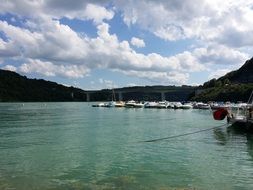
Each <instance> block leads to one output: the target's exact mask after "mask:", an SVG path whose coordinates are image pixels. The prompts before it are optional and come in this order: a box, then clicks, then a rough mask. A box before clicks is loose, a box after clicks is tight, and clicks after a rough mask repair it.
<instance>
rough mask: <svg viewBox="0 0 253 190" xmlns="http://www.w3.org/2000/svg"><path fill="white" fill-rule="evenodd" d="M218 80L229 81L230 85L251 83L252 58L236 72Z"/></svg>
mask: <svg viewBox="0 0 253 190" xmlns="http://www.w3.org/2000/svg"><path fill="white" fill-rule="evenodd" d="M218 80H219V81H225V80H229V81H230V82H231V83H246V84H247V83H253V58H251V59H250V60H247V61H246V62H245V63H244V65H243V66H242V67H241V68H239V69H238V70H236V71H232V72H229V73H227V74H226V75H225V76H223V77H221V78H219V79H218Z"/></svg>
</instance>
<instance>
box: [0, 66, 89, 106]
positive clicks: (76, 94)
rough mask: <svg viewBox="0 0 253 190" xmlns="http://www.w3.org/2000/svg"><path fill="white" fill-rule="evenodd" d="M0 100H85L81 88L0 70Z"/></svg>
mask: <svg viewBox="0 0 253 190" xmlns="http://www.w3.org/2000/svg"><path fill="white" fill-rule="evenodd" d="M0 101H2V102H12V101H15V102H17V101H21V102H40V101H41V102H42V101H49V102H51V101H86V94H85V93H84V91H83V90H81V89H78V88H74V87H66V86H63V85H60V84H57V83H55V82H50V81H45V80H42V79H39V80H38V79H28V78H27V77H25V76H21V75H19V74H17V73H15V72H12V71H6V70H0Z"/></svg>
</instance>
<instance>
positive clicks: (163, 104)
mask: <svg viewBox="0 0 253 190" xmlns="http://www.w3.org/2000/svg"><path fill="white" fill-rule="evenodd" d="M167 106H168V104H167V102H166V101H163V102H158V104H157V105H156V108H158V109H167Z"/></svg>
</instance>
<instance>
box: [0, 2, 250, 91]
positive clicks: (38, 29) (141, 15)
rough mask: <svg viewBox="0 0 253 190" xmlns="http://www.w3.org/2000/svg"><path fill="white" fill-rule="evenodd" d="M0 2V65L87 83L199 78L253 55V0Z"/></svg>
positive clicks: (173, 81)
mask: <svg viewBox="0 0 253 190" xmlns="http://www.w3.org/2000/svg"><path fill="white" fill-rule="evenodd" d="M0 4H1V6H0V68H1V69H5V70H11V71H15V72H17V73H20V74H21V75H25V76H27V77H28V78H41V79H45V80H50V81H55V82H57V83H60V84H64V85H67V86H74V87H78V88H81V89H84V90H96V89H105V88H118V87H126V86H137V85H138V86H146V85H199V84H202V83H203V82H206V81H207V80H210V79H212V78H218V77H220V76H222V75H224V74H226V73H227V72H229V71H232V70H235V69H238V68H239V67H240V66H242V65H243V64H244V63H245V61H246V60H247V59H250V58H251V57H252V55H253V27H252V26H253V19H252V18H253V1H252V0H223V1H222V0H211V1H210V0H201V1H199V0H180V1H179V0H166V1H164V0H138V1H136V0H74V1H73V0H10V1H7V0H0Z"/></svg>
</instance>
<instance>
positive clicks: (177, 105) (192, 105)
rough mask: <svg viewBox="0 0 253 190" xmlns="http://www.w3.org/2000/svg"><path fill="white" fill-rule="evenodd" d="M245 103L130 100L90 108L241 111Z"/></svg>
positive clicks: (99, 104)
mask: <svg viewBox="0 0 253 190" xmlns="http://www.w3.org/2000/svg"><path fill="white" fill-rule="evenodd" d="M246 106H247V104H246V103H230V102H226V103H222V102H209V103H203V102H169V101H159V102H144V101H142V102H137V101H134V100H130V101H127V102H123V101H118V102H117V101H110V102H106V103H98V104H94V105H92V107H110V108H111V107H125V108H157V109H213V110H216V109H219V108H233V109H243V108H244V107H246Z"/></svg>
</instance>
